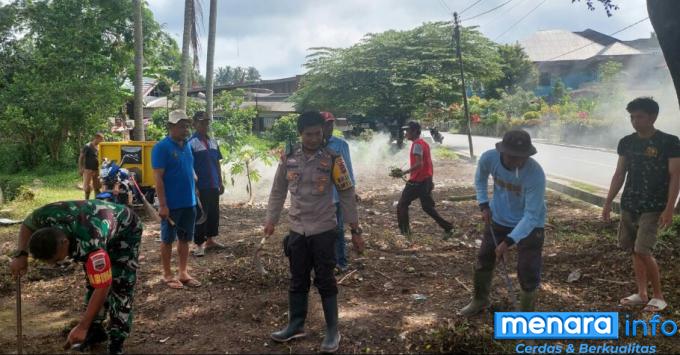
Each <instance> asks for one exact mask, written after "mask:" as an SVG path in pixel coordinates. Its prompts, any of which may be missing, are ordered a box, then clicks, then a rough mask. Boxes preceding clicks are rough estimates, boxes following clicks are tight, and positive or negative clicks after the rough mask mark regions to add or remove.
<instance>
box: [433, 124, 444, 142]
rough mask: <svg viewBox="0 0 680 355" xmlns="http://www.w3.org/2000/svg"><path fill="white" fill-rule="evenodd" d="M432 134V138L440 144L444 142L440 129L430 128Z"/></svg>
mask: <svg viewBox="0 0 680 355" xmlns="http://www.w3.org/2000/svg"><path fill="white" fill-rule="evenodd" d="M430 135H431V136H432V139H433V140H434V141H435V142H437V143H439V144H442V142H444V136H443V135H442V134H441V133H439V130H438V129H436V128H430Z"/></svg>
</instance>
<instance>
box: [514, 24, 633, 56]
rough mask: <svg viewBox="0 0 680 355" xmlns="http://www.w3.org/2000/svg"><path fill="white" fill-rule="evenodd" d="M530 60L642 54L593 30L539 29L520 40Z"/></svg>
mask: <svg viewBox="0 0 680 355" xmlns="http://www.w3.org/2000/svg"><path fill="white" fill-rule="evenodd" d="M519 43H520V45H521V46H522V47H523V48H524V51H525V52H526V53H527V55H528V56H529V58H530V59H531V61H533V62H552V61H580V60H587V59H591V58H594V57H597V56H622V55H638V54H642V52H640V51H639V50H637V49H635V48H633V47H631V46H629V45H627V44H625V43H622V42H621V41H619V40H617V39H615V38H613V37H610V36H607V35H605V34H603V33H599V32H597V31H594V30H590V29H588V30H585V31H582V32H570V31H565V30H548V31H539V32H536V33H534V34H532V35H531V36H529V37H528V38H525V39H524V40H522V41H520V42H519Z"/></svg>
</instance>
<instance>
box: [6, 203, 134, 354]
mask: <svg viewBox="0 0 680 355" xmlns="http://www.w3.org/2000/svg"><path fill="white" fill-rule="evenodd" d="M141 236H142V223H141V222H140V220H139V217H138V216H137V215H136V214H135V213H134V212H133V211H132V210H131V209H130V208H129V207H126V206H123V205H118V204H113V203H109V202H104V201H98V200H90V201H66V202H56V203H51V204H48V205H45V206H43V207H41V208H38V209H36V210H35V211H33V213H32V214H31V215H29V216H28V217H26V219H25V220H24V222H23V224H22V225H21V229H20V232H19V243H18V252H17V254H16V255H15V259H14V260H13V261H12V265H11V268H12V272H13V273H14V275H19V274H21V273H23V272H25V270H26V268H27V255H28V253H27V251H26V250H27V247H28V249H29V250H30V252H31V254H32V255H33V257H34V258H36V259H40V260H44V261H46V262H57V261H60V260H63V259H64V258H66V257H67V256H70V257H71V258H73V259H74V260H76V261H79V262H82V263H84V269H85V273H86V275H87V280H88V285H87V294H86V296H85V302H86V305H87V310H86V311H85V314H84V315H83V317H82V319H81V320H80V322H79V323H78V325H77V326H76V327H74V328H73V330H71V332H70V333H69V336H68V339H67V345H75V344H82V346H85V345H89V344H92V343H96V342H103V341H105V340H106V338H107V334H106V333H105V332H104V330H103V327H102V321H103V320H104V318H105V316H106V313H107V311H108V314H109V323H108V337H109V352H110V353H122V347H123V342H124V341H125V339H126V338H127V337H128V336H129V334H130V326H131V325H132V301H133V295H134V289H135V283H136V280H137V267H138V264H137V261H138V257H139V244H140V241H141ZM88 343H89V344H88Z"/></svg>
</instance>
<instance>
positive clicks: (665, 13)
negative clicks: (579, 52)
mask: <svg viewBox="0 0 680 355" xmlns="http://www.w3.org/2000/svg"><path fill="white" fill-rule="evenodd" d="M576 1H580V0H572V2H576ZM597 1H598V2H600V3H601V4H602V6H603V7H604V9H605V11H607V15H608V16H611V15H612V11H613V10H618V6H616V5H615V4H614V3H613V2H612V0H597ZM594 2H595V0H585V3H586V4H587V6H588V8H589V9H590V10H594V9H595V6H594V5H593V4H594ZM647 13H649V20H650V21H651V23H652V27H653V28H654V32H656V36H657V38H658V40H659V45H660V46H661V51H662V52H663V56H664V58H665V59H666V65H668V70H669V71H670V74H671V78H672V79H673V84H674V85H675V94H676V96H677V98H678V103H679V104H680V22H678V20H677V17H678V14H679V13H680V1H672V0H647Z"/></svg>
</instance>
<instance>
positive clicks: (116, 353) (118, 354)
mask: <svg viewBox="0 0 680 355" xmlns="http://www.w3.org/2000/svg"><path fill="white" fill-rule="evenodd" d="M124 341H125V340H123V339H111V341H109V355H122V354H124V352H123V342H124Z"/></svg>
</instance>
